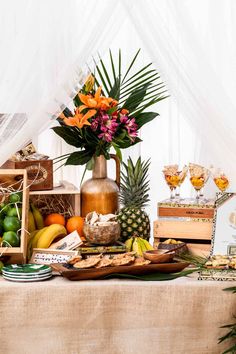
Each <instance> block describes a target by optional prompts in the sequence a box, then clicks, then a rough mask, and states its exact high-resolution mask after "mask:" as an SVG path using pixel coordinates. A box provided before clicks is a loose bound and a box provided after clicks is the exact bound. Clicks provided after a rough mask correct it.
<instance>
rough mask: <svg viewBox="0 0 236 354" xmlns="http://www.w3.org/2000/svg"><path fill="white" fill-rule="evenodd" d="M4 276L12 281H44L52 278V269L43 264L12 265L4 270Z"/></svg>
mask: <svg viewBox="0 0 236 354" xmlns="http://www.w3.org/2000/svg"><path fill="white" fill-rule="evenodd" d="M2 275H3V278H4V279H6V280H10V281H19V282H32V281H42V280H46V279H49V278H51V276H52V268H51V267H48V266H46V265H42V264H23V265H21V264H11V265H6V266H4V267H3V268H2Z"/></svg>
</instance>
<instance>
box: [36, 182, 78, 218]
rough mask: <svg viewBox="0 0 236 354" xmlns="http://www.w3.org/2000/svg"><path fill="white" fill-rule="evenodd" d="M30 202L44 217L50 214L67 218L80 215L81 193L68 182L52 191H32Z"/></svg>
mask: <svg viewBox="0 0 236 354" xmlns="http://www.w3.org/2000/svg"><path fill="white" fill-rule="evenodd" d="M30 201H32V202H33V203H34V204H35V206H37V207H38V208H39V210H40V211H41V212H42V214H43V216H45V215H46V214H50V213H60V214H63V215H64V216H65V217H66V218H68V217H70V216H73V215H80V192H79V190H78V189H77V188H76V187H75V186H74V185H73V184H71V183H68V182H67V181H63V182H62V185H61V186H60V187H56V188H53V189H52V190H43V191H30Z"/></svg>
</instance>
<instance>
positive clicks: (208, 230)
mask: <svg viewBox="0 0 236 354" xmlns="http://www.w3.org/2000/svg"><path fill="white" fill-rule="evenodd" d="M157 210H158V212H157V216H158V220H156V221H154V245H155V246H157V244H158V243H159V242H163V241H165V240H166V239H169V238H170V239H177V240H180V241H183V242H186V243H187V245H188V248H189V249H190V250H191V251H192V252H194V253H195V254H202V255H203V254H204V255H207V254H209V252H210V248H211V238H212V232H213V218H214V212H215V207H214V201H213V200H209V201H207V202H206V203H201V204H194V203H192V202H191V201H190V200H188V199H185V200H184V201H182V202H170V201H168V200H164V201H162V202H160V203H158V207H157Z"/></svg>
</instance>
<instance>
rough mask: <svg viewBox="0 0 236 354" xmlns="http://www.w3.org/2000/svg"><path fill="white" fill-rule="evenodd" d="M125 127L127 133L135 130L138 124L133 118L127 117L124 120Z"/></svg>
mask: <svg viewBox="0 0 236 354" xmlns="http://www.w3.org/2000/svg"><path fill="white" fill-rule="evenodd" d="M126 128H127V130H128V133H129V134H130V132H131V131H133V130H135V131H136V130H137V129H138V125H137V124H136V123H135V118H131V119H128V120H127V122H126Z"/></svg>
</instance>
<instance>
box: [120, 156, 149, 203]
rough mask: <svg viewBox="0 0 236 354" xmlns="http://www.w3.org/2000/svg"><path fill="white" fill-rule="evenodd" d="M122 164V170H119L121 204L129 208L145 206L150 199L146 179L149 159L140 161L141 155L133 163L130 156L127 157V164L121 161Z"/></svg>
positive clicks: (147, 180)
mask: <svg viewBox="0 0 236 354" xmlns="http://www.w3.org/2000/svg"><path fill="white" fill-rule="evenodd" d="M122 165H123V167H124V171H122V172H121V185H120V202H121V204H123V205H124V207H129V208H140V209H142V208H145V207H146V206H147V205H148V202H149V201H150V199H149V190H150V187H149V183H150V181H149V179H148V169H149V166H150V159H148V160H147V161H142V160H141V157H139V158H138V160H137V161H136V164H134V163H133V161H132V159H131V157H129V158H128V160H127V164H125V163H124V162H123V163H122Z"/></svg>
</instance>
